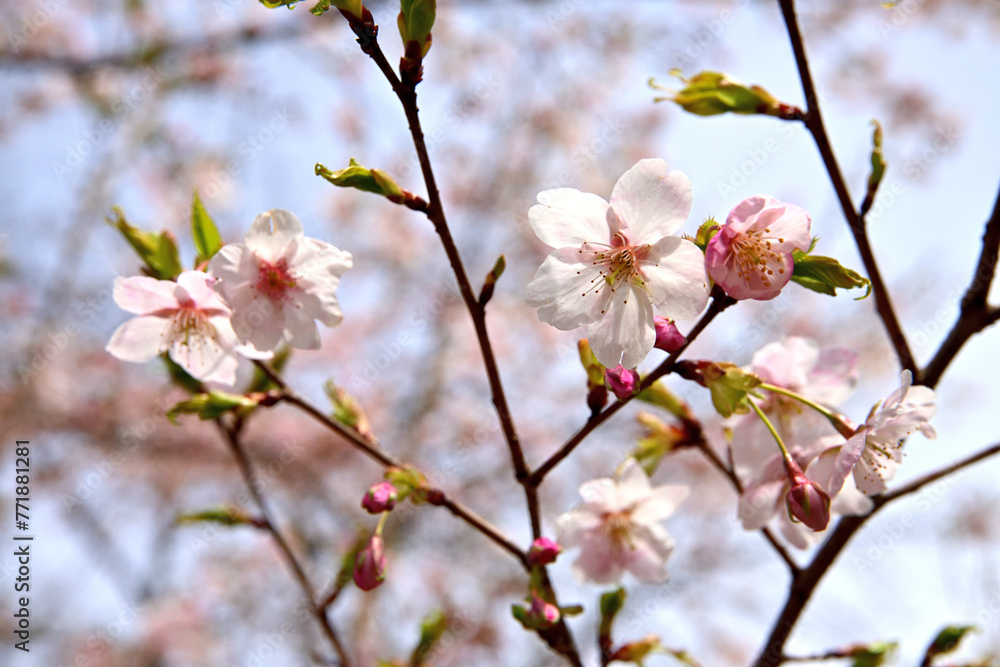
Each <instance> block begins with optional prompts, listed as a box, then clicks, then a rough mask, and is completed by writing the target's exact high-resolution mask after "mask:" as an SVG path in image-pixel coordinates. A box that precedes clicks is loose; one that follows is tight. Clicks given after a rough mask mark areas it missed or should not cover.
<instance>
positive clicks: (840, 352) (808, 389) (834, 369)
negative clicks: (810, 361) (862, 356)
mask: <svg viewBox="0 0 1000 667" xmlns="http://www.w3.org/2000/svg"><path fill="white" fill-rule="evenodd" d="M857 364H858V353H857V352H855V351H854V350H852V349H850V348H847V347H839V346H838V347H828V348H824V349H823V350H822V351H821V352H820V353H819V358H818V359H817V360H816V365H815V366H814V367H813V368H812V370H810V371H809V376H808V380H807V381H806V384H805V386H803V387H802V393H803V394H805V395H806V396H808V397H809V398H810V399H812V400H814V401H817V402H819V403H824V404H826V405H838V404H840V403H841V402H842V401H844V400H845V399H846V398H847V397H848V396H850V395H851V392H853V391H854V387H855V386H856V385H857V383H858V369H857Z"/></svg>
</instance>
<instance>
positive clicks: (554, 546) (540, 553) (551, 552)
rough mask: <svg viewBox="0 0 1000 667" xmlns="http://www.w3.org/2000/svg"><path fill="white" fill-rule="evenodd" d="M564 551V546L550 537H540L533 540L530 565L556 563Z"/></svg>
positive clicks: (529, 556)
mask: <svg viewBox="0 0 1000 667" xmlns="http://www.w3.org/2000/svg"><path fill="white" fill-rule="evenodd" d="M561 553H562V547H561V546H559V543H558V542H556V541H555V540H553V539H551V538H548V537H539V538H538V539H537V540H535V541H534V542H532V544H531V548H530V549H529V550H528V564H529V565H548V564H549V563H554V562H555V560H556V557H557V556H559V554H561Z"/></svg>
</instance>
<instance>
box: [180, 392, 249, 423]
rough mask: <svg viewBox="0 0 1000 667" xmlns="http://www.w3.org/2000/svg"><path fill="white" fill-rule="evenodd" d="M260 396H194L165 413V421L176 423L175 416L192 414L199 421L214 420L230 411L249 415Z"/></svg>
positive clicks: (212, 393) (221, 394)
mask: <svg viewBox="0 0 1000 667" xmlns="http://www.w3.org/2000/svg"><path fill="white" fill-rule="evenodd" d="M260 398H262V396H260V395H255V397H254V398H251V397H249V396H243V395H241V394H229V393H226V392H224V391H215V390H213V391H210V392H208V393H202V394H195V395H194V396H192V397H191V398H189V399H188V400H186V401H181V402H180V403H178V404H177V405H175V406H174V407H172V408H170V410H168V411H167V419H169V420H170V421H171V422H172V423H174V424H176V423H177V415H181V414H192V415H198V416H199V417H200V418H201V419H215V418H216V417H221V416H222V415H224V414H226V413H227V412H229V411H231V410H236V411H238V412H239V413H240V414H241V415H246V414H249V413H250V411H252V410H253V409H254V408H255V407H257V405H258V403H260Z"/></svg>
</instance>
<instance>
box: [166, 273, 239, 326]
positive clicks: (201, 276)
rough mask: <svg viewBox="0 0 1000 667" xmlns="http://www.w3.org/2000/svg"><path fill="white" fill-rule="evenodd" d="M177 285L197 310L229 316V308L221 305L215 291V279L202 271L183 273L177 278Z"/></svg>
mask: <svg viewBox="0 0 1000 667" xmlns="http://www.w3.org/2000/svg"><path fill="white" fill-rule="evenodd" d="M177 284H178V285H179V286H180V287H181V289H183V290H184V291H185V292H187V294H188V296H189V297H190V298H191V300H192V301H194V303H195V305H196V307H197V308H198V310H201V311H205V312H207V313H209V314H213V315H214V314H219V315H226V316H229V315H230V311H229V307H228V306H226V304H224V303H222V300H221V299H220V298H219V295H218V293H217V292H216V291H215V287H214V285H215V279H214V278H212V276H210V275H208V274H207V273H203V272H202V271H184V272H183V273H181V274H180V275H179V276H177Z"/></svg>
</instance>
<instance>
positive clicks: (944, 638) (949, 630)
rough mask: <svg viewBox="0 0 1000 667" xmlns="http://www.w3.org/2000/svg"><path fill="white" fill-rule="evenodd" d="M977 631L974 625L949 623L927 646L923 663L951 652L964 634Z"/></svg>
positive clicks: (926, 663)
mask: <svg viewBox="0 0 1000 667" xmlns="http://www.w3.org/2000/svg"><path fill="white" fill-rule="evenodd" d="M977 631H978V629H977V628H976V626H974V625H949V626H948V627H946V628H944V629H943V630H941V632H939V633H938V635H937V637H935V638H934V641H932V642H931V645H930V646H928V647H927V651H926V652H925V654H924V655H925V658H924V662H923V664H925V665H929V664H931V660H933V659H934V658H935V657H937V656H939V655H945V654H947V653H951V652H952V651H954V650H955V649H957V648H958V645H959V644H960V643H961V641H962V639H963V638H964V637H965V635H967V634H968V633H970V632H977Z"/></svg>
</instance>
